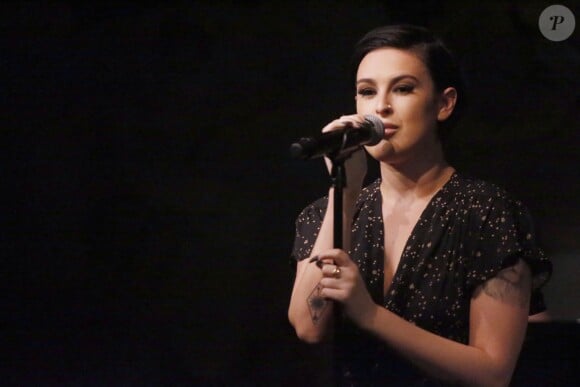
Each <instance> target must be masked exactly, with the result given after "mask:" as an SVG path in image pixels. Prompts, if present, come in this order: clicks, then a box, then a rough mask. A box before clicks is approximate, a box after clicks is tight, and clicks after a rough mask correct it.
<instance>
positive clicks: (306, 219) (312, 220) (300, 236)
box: [291, 197, 328, 261]
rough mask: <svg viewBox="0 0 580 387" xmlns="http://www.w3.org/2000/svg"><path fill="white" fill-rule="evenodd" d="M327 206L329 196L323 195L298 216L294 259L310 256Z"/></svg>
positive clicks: (293, 252)
mask: <svg viewBox="0 0 580 387" xmlns="http://www.w3.org/2000/svg"><path fill="white" fill-rule="evenodd" d="M327 206H328V198H327V197H323V198H321V199H318V200H317V201H315V202H314V203H311V204H310V205H308V206H307V207H306V208H304V209H303V210H302V212H300V214H299V215H298V217H297V218H296V222H295V225H296V234H295V235H296V236H295V238H294V246H293V248H292V255H291V257H292V258H293V259H292V261H301V260H303V259H305V258H308V257H309V256H310V253H311V252H312V248H313V247H314V242H315V241H316V238H317V237H318V233H319V232H320V227H321V226H322V220H323V219H324V214H325V213H326V207H327Z"/></svg>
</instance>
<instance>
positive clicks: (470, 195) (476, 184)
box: [447, 172, 519, 203]
mask: <svg viewBox="0 0 580 387" xmlns="http://www.w3.org/2000/svg"><path fill="white" fill-rule="evenodd" d="M447 186H448V192H449V193H451V194H453V195H454V196H459V197H462V198H464V199H470V201H472V200H476V201H484V202H489V203H491V202H497V201H505V202H506V203H507V202H509V203H519V201H518V200H517V199H516V198H515V197H513V196H512V195H511V194H510V193H509V192H508V191H507V190H506V189H505V188H504V187H502V186H501V185H499V184H497V183H495V182H492V181H490V180H484V179H480V178H478V177H474V176H472V175H469V174H463V173H457V172H456V173H455V174H454V175H453V176H452V177H451V179H450V181H449V183H448V184H447Z"/></svg>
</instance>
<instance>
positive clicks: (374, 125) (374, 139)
mask: <svg viewBox="0 0 580 387" xmlns="http://www.w3.org/2000/svg"><path fill="white" fill-rule="evenodd" d="M365 121H367V122H368V123H369V124H370V125H371V129H372V130H371V140H370V141H369V142H368V143H367V144H366V145H375V144H378V143H379V142H380V141H381V140H382V139H383V137H384V135H385V127H384V125H383V121H381V119H380V118H379V117H377V116H373V115H372V114H367V115H365Z"/></svg>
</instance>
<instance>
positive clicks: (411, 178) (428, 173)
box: [380, 154, 455, 198]
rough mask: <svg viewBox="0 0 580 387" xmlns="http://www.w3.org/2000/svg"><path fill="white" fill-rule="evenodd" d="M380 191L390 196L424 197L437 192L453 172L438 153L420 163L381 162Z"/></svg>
mask: <svg viewBox="0 0 580 387" xmlns="http://www.w3.org/2000/svg"><path fill="white" fill-rule="evenodd" d="M380 167H381V192H382V193H383V194H387V195H388V196H390V197H393V196H395V197H399V198H401V197H415V198H425V197H429V196H432V195H433V194H434V193H435V192H437V191H438V190H439V189H440V188H441V187H442V186H443V185H444V184H445V183H446V182H447V181H448V180H449V178H450V177H451V175H452V174H453V173H454V172H455V169H454V168H453V167H451V166H450V165H449V164H448V163H447V162H446V161H445V159H444V158H443V155H442V154H440V155H439V156H438V157H435V158H433V159H431V160H425V159H423V162H422V163H413V164H411V163H408V164H403V165H392V164H387V163H381V166H380Z"/></svg>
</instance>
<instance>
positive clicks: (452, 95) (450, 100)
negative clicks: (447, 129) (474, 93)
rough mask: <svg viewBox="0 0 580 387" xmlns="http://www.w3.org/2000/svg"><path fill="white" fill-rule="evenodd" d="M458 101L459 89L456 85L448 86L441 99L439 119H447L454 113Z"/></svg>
mask: <svg viewBox="0 0 580 387" xmlns="http://www.w3.org/2000/svg"><path fill="white" fill-rule="evenodd" d="M456 103H457V90H455V88H454V87H448V88H447V89H445V90H443V92H442V93H441V95H440V99H439V111H438V112H437V120H438V121H440V122H441V121H445V120H446V119H448V118H449V116H451V113H453V109H455V104H456Z"/></svg>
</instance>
